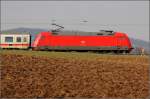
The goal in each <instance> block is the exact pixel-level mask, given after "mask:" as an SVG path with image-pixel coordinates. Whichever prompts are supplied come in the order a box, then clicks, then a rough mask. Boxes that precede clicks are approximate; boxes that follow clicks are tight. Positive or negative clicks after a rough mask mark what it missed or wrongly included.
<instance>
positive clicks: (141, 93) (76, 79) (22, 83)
mask: <svg viewBox="0 0 150 99" xmlns="http://www.w3.org/2000/svg"><path fill="white" fill-rule="evenodd" d="M1 56H2V66H1V86H0V87H1V95H2V97H26V98H29V97H30V98H31V97H93V98H94V97H95V98H102V97H105V98H106V97H107V98H108V97H122V98H144V97H147V96H148V88H149V85H148V66H149V64H148V60H147V59H143V60H144V61H145V63H141V62H139V61H136V62H133V63H132V62H129V63H128V62H115V61H112V62H111V61H107V60H99V59H97V60H84V59H82V60H80V59H78V60H77V59H67V58H46V57H35V56H34V57H33V56H23V55H1Z"/></svg>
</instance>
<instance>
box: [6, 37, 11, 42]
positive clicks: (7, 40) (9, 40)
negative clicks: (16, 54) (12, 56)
mask: <svg viewBox="0 0 150 99" xmlns="http://www.w3.org/2000/svg"><path fill="white" fill-rule="evenodd" d="M5 42H13V37H5Z"/></svg>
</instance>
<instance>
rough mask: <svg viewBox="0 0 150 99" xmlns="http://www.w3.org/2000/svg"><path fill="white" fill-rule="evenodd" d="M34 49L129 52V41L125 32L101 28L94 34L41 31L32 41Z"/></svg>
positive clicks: (130, 48) (130, 47)
mask: <svg viewBox="0 0 150 99" xmlns="http://www.w3.org/2000/svg"><path fill="white" fill-rule="evenodd" d="M32 47H33V49H34V50H75V51H114V52H120V53H129V52H130V51H131V50H132V46H131V42H130V40H129V38H128V36H127V35H126V34H125V33H121V32H113V31H106V30H102V31H100V32H97V33H96V35H67V34H66V35H64V34H61V32H60V31H57V30H55V31H52V32H41V33H39V34H38V35H37V36H36V38H35V40H34V41H33V43H32Z"/></svg>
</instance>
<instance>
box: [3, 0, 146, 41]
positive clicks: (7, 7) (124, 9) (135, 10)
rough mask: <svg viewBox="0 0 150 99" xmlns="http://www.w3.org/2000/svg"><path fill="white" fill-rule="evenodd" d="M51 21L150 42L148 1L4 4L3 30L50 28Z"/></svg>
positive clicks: (11, 2) (13, 2) (75, 28)
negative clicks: (117, 32)
mask: <svg viewBox="0 0 150 99" xmlns="http://www.w3.org/2000/svg"><path fill="white" fill-rule="evenodd" d="M52 20H55V23H57V24H60V25H63V26H64V27H65V29H68V30H83V31H99V30H103V29H109V30H110V29H111V30H114V31H121V32H125V33H127V34H128V35H129V36H130V37H134V38H139V39H142V40H146V41H148V40H149V2H148V1H1V29H2V30H6V29H12V28H18V27H29V28H44V29H50V28H52V26H51V23H52ZM84 20H86V21H87V22H83V21H84Z"/></svg>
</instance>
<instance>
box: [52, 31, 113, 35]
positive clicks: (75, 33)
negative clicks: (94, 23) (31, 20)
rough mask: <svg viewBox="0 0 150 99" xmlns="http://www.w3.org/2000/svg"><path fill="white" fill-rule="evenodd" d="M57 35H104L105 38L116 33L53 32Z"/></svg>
mask: <svg viewBox="0 0 150 99" xmlns="http://www.w3.org/2000/svg"><path fill="white" fill-rule="evenodd" d="M52 33H53V34H55V35H83V36H84V35H90V36H92V35H93V36H94V35H103V36H107V35H114V34H115V32H113V31H108V32H105V31H100V32H82V31H59V32H52Z"/></svg>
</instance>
